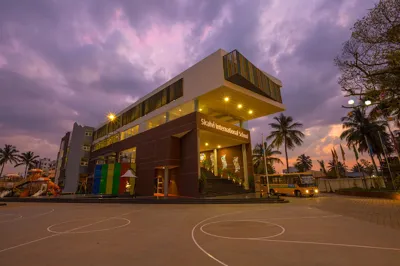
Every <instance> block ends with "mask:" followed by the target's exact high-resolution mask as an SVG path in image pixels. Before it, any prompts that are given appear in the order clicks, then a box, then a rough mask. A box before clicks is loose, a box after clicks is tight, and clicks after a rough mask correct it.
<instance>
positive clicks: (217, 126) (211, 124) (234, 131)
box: [200, 118, 249, 139]
mask: <svg viewBox="0 0 400 266" xmlns="http://www.w3.org/2000/svg"><path fill="white" fill-rule="evenodd" d="M200 122H201V125H202V126H206V127H209V128H215V129H217V130H220V131H223V132H226V133H229V134H232V135H235V136H238V137H241V138H244V139H249V134H247V133H244V132H241V131H239V130H237V129H232V128H230V127H225V126H222V125H220V124H218V123H216V122H214V121H209V120H207V119H204V118H201V120H200Z"/></svg>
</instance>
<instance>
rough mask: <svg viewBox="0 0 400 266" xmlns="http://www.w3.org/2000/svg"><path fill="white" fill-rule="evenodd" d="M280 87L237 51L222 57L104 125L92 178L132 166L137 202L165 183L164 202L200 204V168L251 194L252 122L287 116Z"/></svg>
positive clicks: (213, 57)
mask: <svg viewBox="0 0 400 266" xmlns="http://www.w3.org/2000/svg"><path fill="white" fill-rule="evenodd" d="M281 86H282V83H281V81H279V80H278V79H277V78H274V77H272V76H271V75H268V74H267V73H265V72H263V71H261V70H260V69H258V68H257V67H256V66H254V65H253V64H252V63H251V62H250V61H249V60H247V59H246V58H245V57H244V56H243V55H242V54H240V53H239V52H238V51H236V50H234V51H232V52H230V53H227V52H226V51H223V50H218V51H216V52H214V53H213V54H211V55H210V56H208V57H206V58H205V59H203V60H202V61H200V62H198V63H197V64H195V65H194V66H192V67H190V68H189V69H187V70H185V71H184V72H182V73H181V74H179V75H178V76H176V77H174V78H173V79H171V80H170V81H168V82H166V83H165V84H163V85H162V86H160V87H159V88H157V89H155V90H154V91H152V92H151V93H149V94H147V95H145V96H144V97H142V98H141V99H139V100H138V101H137V102H135V103H133V104H132V105H130V106H128V107H127V108H125V109H124V110H122V111H121V112H119V113H117V114H115V115H112V116H110V118H111V119H110V121H107V122H104V123H103V124H101V125H99V126H98V127H97V128H96V129H95V131H94V141H93V144H92V152H91V162H90V166H89V172H90V173H93V172H94V169H95V166H96V165H98V164H114V163H116V162H129V163H131V164H132V166H133V167H132V168H134V169H135V170H136V175H137V177H138V178H137V181H136V192H137V194H138V195H153V193H154V192H155V184H157V183H160V182H158V181H161V182H162V183H163V193H164V194H165V195H168V193H170V194H175V195H181V196H194V197H196V196H198V195H199V178H200V177H201V168H207V169H208V170H211V172H213V174H214V175H218V176H221V175H222V176H229V177H232V176H235V177H236V178H237V179H238V180H239V182H240V183H243V184H244V187H245V188H246V189H247V188H248V186H249V184H248V180H249V176H251V175H253V168H252V158H251V155H252V153H251V140H250V132H249V130H248V128H247V121H249V120H252V119H255V118H259V117H263V116H267V115H271V114H274V113H277V112H281V111H283V110H284V109H285V107H284V105H283V104H282V98H281V93H280V88H281ZM96 169H97V168H96ZM109 169H110V168H109ZM106 174H107V173H106ZM121 174H122V173H121ZM114 178H115V177H114ZM157 180H158V181H157Z"/></svg>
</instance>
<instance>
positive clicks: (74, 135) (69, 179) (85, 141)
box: [55, 123, 93, 193]
mask: <svg viewBox="0 0 400 266" xmlns="http://www.w3.org/2000/svg"><path fill="white" fill-rule="evenodd" d="M92 140H93V128H92V127H88V126H82V125H78V124H77V123H74V126H73V129H72V131H71V132H68V133H67V134H66V135H65V136H64V137H63V138H62V140H61V144H60V151H59V153H58V158H57V171H56V178H55V180H56V183H58V184H59V186H60V187H62V188H63V192H69V193H75V192H76V191H77V189H78V186H79V182H80V179H81V178H86V177H87V173H88V171H87V169H88V164H89V156H90V147H91V145H92Z"/></svg>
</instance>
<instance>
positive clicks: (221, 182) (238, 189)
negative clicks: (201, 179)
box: [201, 168, 249, 197]
mask: <svg viewBox="0 0 400 266" xmlns="http://www.w3.org/2000/svg"><path fill="white" fill-rule="evenodd" d="M201 173H202V174H203V175H205V176H206V177H207V185H206V193H205V195H204V196H205V197H216V196H226V195H233V194H244V193H248V192H249V191H247V190H245V189H244V188H243V186H239V185H238V184H235V183H233V181H232V180H229V179H227V178H223V177H216V176H214V174H213V173H212V172H210V171H208V170H207V169H205V168H201Z"/></svg>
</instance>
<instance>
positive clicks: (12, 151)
mask: <svg viewBox="0 0 400 266" xmlns="http://www.w3.org/2000/svg"><path fill="white" fill-rule="evenodd" d="M7 163H14V164H16V163H18V150H17V148H16V147H15V146H13V145H9V144H6V145H4V148H3V149H1V148H0V165H1V171H0V177H1V176H2V175H3V170H4V166H5V165H6V164H7Z"/></svg>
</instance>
